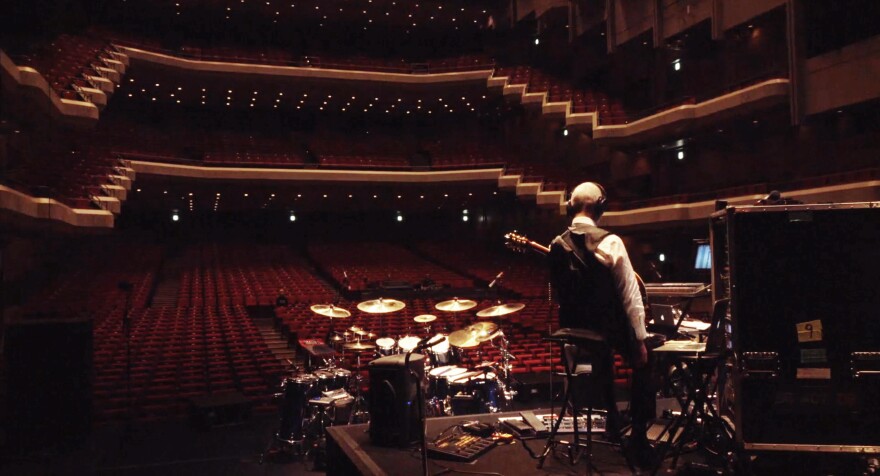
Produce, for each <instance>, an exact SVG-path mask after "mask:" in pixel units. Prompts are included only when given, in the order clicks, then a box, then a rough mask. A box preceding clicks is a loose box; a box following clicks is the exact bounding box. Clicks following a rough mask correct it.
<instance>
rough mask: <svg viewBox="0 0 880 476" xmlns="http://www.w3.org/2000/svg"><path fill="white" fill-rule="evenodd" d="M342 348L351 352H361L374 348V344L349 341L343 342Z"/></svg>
mask: <svg viewBox="0 0 880 476" xmlns="http://www.w3.org/2000/svg"><path fill="white" fill-rule="evenodd" d="M342 348H343V349H345V350H350V351H352V352H363V351H365V350H373V349H375V348H376V344H371V343H369V342H349V343H348V344H344V345H343V346H342Z"/></svg>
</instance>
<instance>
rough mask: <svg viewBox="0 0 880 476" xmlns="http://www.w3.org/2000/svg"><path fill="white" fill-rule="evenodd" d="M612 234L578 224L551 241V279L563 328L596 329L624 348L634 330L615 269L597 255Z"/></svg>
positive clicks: (618, 346)
mask: <svg viewBox="0 0 880 476" xmlns="http://www.w3.org/2000/svg"><path fill="white" fill-rule="evenodd" d="M610 234H611V233H610V232H608V231H606V230H603V229H602V228H599V227H597V226H592V225H586V224H578V225H575V226H573V227H572V228H569V229H568V230H567V231H566V232H565V233H563V234H562V235H560V236H557V237H556V238H555V239H554V240H553V242H552V243H551V244H550V254H549V262H550V281H551V284H552V286H553V290H554V294H555V297H556V300H557V302H558V303H559V325H560V327H573V328H581V329H590V330H594V331H596V332H599V333H601V334H602V335H604V336H605V337H606V338H607V339H608V340H609V341H610V342H611V343H612V345H614V346H615V347H617V348H618V349H621V348H622V347H621V346H624V345H627V344H628V342H629V341H630V339H631V338H633V337H634V335H631V334H634V332H633V331H632V326H631V325H630V324H629V319H628V317H627V316H626V312H625V310H624V309H623V304H622V301H621V298H620V295H619V293H618V291H617V286H616V284H615V282H614V276H613V275H612V274H611V270H610V269H609V268H607V267H606V266H605V265H604V264H602V263H601V262H600V261H599V260H598V259H596V256H595V251H596V249H597V248H598V247H599V243H600V242H601V241H602V240H603V239H605V238H606V237H607V236H608V235H610ZM575 249H576V250H577V251H578V253H577V254H575V253H574V250H575ZM578 256H580V258H581V259H582V261H581V259H578Z"/></svg>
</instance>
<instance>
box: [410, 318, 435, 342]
mask: <svg viewBox="0 0 880 476" xmlns="http://www.w3.org/2000/svg"><path fill="white" fill-rule="evenodd" d="M436 320H437V316H435V315H433V314H422V315H419V316H416V317H414V318H413V321H415V322H416V323H417V324H427V325H426V326H425V328H424V329H425V337H427V336H430V335H431V323H432V322H434V321H436Z"/></svg>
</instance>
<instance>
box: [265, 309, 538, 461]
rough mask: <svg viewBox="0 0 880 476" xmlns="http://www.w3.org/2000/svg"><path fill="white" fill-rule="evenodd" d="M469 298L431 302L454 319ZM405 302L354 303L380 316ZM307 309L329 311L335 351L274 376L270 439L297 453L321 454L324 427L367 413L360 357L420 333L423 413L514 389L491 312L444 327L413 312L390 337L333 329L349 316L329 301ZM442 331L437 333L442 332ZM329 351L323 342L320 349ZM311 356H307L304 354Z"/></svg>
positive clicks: (500, 312)
mask: <svg viewBox="0 0 880 476" xmlns="http://www.w3.org/2000/svg"><path fill="white" fill-rule="evenodd" d="M476 306H477V303H476V302H475V301H472V300H469V299H458V298H454V299H451V300H448V301H443V302H440V303H437V304H436V305H435V306H434V307H435V309H436V310H437V311H440V312H445V313H451V314H452V322H453V323H454V324H453V325H454V326H455V327H457V325H458V313H460V312H464V311H468V310H470V309H473V308H474V307H476ZM404 307H406V305H405V304H404V303H403V302H402V301H398V300H396V299H385V298H379V299H374V300H369V301H364V302H361V303H359V304H358V305H357V308H358V310H360V311H361V312H364V313H367V314H378V315H379V319H380V323H379V328H380V329H384V326H383V325H382V320H383V316H384V315H385V314H388V313H393V312H397V311H400V310H401V309H403V308H404ZM524 307H525V305H524V304H499V305H496V306H492V307H489V308H486V309H483V310H481V311H479V312H477V313H476V316H477V317H478V318H484V319H497V320H500V319H501V318H504V317H505V316H508V315H510V314H512V313H514V312H518V311H520V310H522V309H523V308H524ZM310 309H311V311H312V312H314V313H315V314H317V315H320V316H324V317H327V318H329V319H330V332H329V334H328V338H327V344H328V346H329V347H331V348H332V349H333V350H335V352H330V354H333V355H332V356H330V357H326V358H321V359H320V363H319V364H318V365H312V364H309V365H308V366H307V369H306V371H305V372H297V373H296V374H295V375H292V376H288V377H286V378H284V379H283V381H282V383H281V392H280V393H279V394H277V397H279V398H280V400H281V409H280V429H279V431H278V433H277V434H276V437H275V439H276V440H277V441H280V442H281V443H283V444H284V445H285V446H288V447H290V448H293V449H294V450H295V451H297V452H298V453H299V454H303V455H311V457H312V458H315V459H316V462H317V459H318V458H323V448H324V444H325V440H324V430H325V429H326V427H328V426H331V425H339V424H350V423H364V422H366V421H368V420H369V414H368V412H367V407H366V404H365V399H364V396H363V395H362V394H361V387H362V386H363V385H362V376H361V372H359V371H358V370H359V369H362V368H363V367H362V363H363V361H364V360H370V358H371V357H382V356H388V355H393V354H405V353H408V352H412V351H413V350H414V349H416V347H418V345H419V344H420V343H421V342H423V341H425V342H427V341H428V340H431V341H432V342H433V341H439V343H437V344H435V345H433V346H430V347H427V348H425V349H424V350H422V351H420V352H422V353H424V354H425V355H426V363H427V365H426V368H425V373H426V378H425V381H423V382H422V385H423V388H425V395H426V408H427V411H428V414H429V415H431V416H441V415H455V414H471V413H485V412H498V411H500V409H501V405H502V404H504V405H508V404H509V403H510V401H511V400H512V399H513V397H514V396H515V391H514V390H513V389H512V388H511V374H510V368H511V364H510V361H511V360H513V359H515V358H516V357H515V356H513V355H512V354H511V353H510V352H509V351H508V342H507V339H506V338H505V335H504V332H503V330H502V328H501V326H500V325H499V324H497V323H495V322H492V321H491V320H483V321H478V322H475V323H473V324H469V325H466V326H464V327H462V328H460V329H457V330H454V331H452V332H449V333H442V332H435V330H434V329H433V326H432V325H433V323H434V322H435V321H437V316H436V315H433V314H421V315H418V316H415V317H414V318H413V322H414V323H415V326H416V327H417V328H420V332H412V331H407V333H406V334H404V335H400V336H398V338H396V339H395V338H394V337H390V336H381V337H380V336H379V335H377V334H375V333H373V332H369V331H367V330H365V329H363V328H361V327H358V326H350V327H347V328H344V329H343V330H336V321H339V320H342V319H347V318H349V317H351V312H349V311H348V310H346V309H343V308H340V307H337V306H334V305H333V304H315V305H313V306H311V308H310ZM443 337H445V339H443ZM485 347H492V348H494V349H496V350H497V352H491V353H490V354H489V355H493V356H497V357H496V358H497V360H498V362H493V361H485V360H484V356H485V355H487V353H485V352H484V348H485ZM471 350H473V351H476V357H477V359H476V360H477V361H478V362H480V363H479V364H477V365H473V366H468V365H467V363H466V361H465V352H466V351H471ZM328 351H329V349H328ZM340 354H341V355H342V356H345V355H351V356H352V357H353V360H354V368H353V370H354V371H352V370H348V369H345V368H342V362H344V361H345V360H344V359H338V358H337V357H336V356H337V355H340ZM310 362H311V361H310Z"/></svg>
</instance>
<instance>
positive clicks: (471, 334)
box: [448, 322, 498, 349]
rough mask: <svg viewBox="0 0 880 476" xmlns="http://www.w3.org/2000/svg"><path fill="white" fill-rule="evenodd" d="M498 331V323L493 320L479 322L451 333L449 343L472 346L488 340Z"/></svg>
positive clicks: (465, 347)
mask: <svg viewBox="0 0 880 476" xmlns="http://www.w3.org/2000/svg"><path fill="white" fill-rule="evenodd" d="M496 332H498V325H497V324H494V323H492V322H477V323H476V324H472V325H470V326H467V327H465V328H464V329H461V330H458V331H455V332H453V333H452V334H449V337H448V339H449V343H450V344H452V345H453V346H455V347H460V348H464V349H467V348H470V347H476V346H478V345H480V344H482V343H483V342H486V341H487V340H491V339H492V338H493V337H495V333H496Z"/></svg>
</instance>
